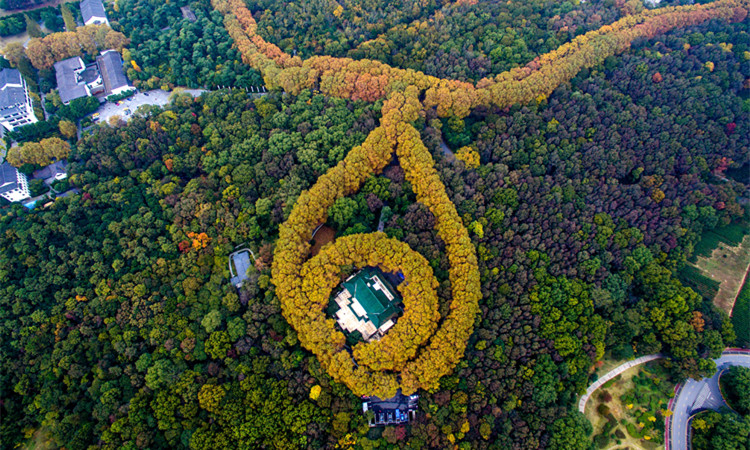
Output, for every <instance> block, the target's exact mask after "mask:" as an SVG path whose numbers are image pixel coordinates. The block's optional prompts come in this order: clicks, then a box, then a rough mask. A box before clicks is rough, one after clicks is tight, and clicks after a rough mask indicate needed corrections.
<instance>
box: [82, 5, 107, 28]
mask: <svg viewBox="0 0 750 450" xmlns="http://www.w3.org/2000/svg"><path fill="white" fill-rule="evenodd" d="M80 7H81V16H82V17H83V23H84V25H102V24H107V25H109V20H107V12H106V11H105V10H104V3H102V0H81V4H80Z"/></svg>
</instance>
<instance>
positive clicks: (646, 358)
mask: <svg viewBox="0 0 750 450" xmlns="http://www.w3.org/2000/svg"><path fill="white" fill-rule="evenodd" d="M663 357H664V355H662V354H661V353H655V354H653V355H646V356H641V357H640V358H636V359H634V360H632V361H628V362H626V363H624V364H620V365H619V366H617V367H615V368H614V369H612V370H610V371H609V372H607V373H606V374H604V375H603V376H602V377H601V378H599V379H598V380H596V381H595V382H594V383H593V384H591V386H589V387H588V389H586V393H585V394H583V397H581V400H580V401H579V402H578V411H581V412H582V413H583V412H584V411H585V410H586V402H588V401H589V398H590V397H591V394H593V393H594V391H596V390H597V389H599V388H600V387H601V386H602V385H603V384H604V383H606V382H607V381H609V380H611V379H612V378H614V377H616V376H617V375H620V374H621V373H623V372H625V371H626V370H628V369H630V368H631V367H635V366H638V365H641V364H645V363H647V362H649V361H653V360H655V359H659V358H663Z"/></svg>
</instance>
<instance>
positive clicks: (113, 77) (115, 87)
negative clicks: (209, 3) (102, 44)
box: [96, 50, 131, 96]
mask: <svg viewBox="0 0 750 450" xmlns="http://www.w3.org/2000/svg"><path fill="white" fill-rule="evenodd" d="M96 65H97V67H98V68H99V73H101V75H102V80H103V82H104V94H105V95H106V96H110V95H113V94H120V93H122V92H124V91H127V90H129V89H131V86H130V84H129V83H128V77H127V76H125V71H124V70H123V68H122V58H121V57H120V54H119V53H117V52H116V51H114V50H107V51H104V52H102V53H101V55H99V56H97V57H96Z"/></svg>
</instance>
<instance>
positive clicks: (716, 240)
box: [690, 222, 750, 262]
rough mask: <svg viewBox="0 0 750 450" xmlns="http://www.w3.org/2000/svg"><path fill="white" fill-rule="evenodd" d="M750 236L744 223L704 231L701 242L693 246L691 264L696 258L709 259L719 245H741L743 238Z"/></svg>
mask: <svg viewBox="0 0 750 450" xmlns="http://www.w3.org/2000/svg"><path fill="white" fill-rule="evenodd" d="M748 234H750V231H748V224H747V223H744V222H737V223H732V224H729V225H727V226H724V227H719V228H715V229H713V230H710V231H706V232H705V233H703V236H701V240H700V241H698V243H697V244H695V249H694V251H693V255H692V256H691V258H690V261H691V262H695V261H696V260H697V258H698V257H701V256H703V257H709V256H711V253H713V251H714V250H715V249H716V248H718V247H719V244H720V243H724V244H727V245H728V246H730V247H736V246H738V245H740V243H742V241H743V240H744V239H745V237H746V236H747V235H748Z"/></svg>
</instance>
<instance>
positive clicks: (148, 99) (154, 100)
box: [96, 89, 206, 122]
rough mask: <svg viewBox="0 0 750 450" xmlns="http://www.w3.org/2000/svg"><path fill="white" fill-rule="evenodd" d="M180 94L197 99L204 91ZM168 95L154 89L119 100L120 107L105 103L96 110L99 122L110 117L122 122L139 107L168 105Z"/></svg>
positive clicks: (193, 90)
mask: <svg viewBox="0 0 750 450" xmlns="http://www.w3.org/2000/svg"><path fill="white" fill-rule="evenodd" d="M182 92H185V93H187V94H190V95H192V96H193V97H198V96H200V95H201V94H202V93H204V92H206V91H205V90H204V89H183V90H182ZM170 95H172V91H169V92H167V91H162V90H161V89H154V90H152V91H147V92H139V93H137V94H135V95H133V96H132V97H128V98H126V99H124V100H121V101H120V102H121V103H120V105H118V104H117V103H115V102H106V103H104V104H103V105H102V106H100V107H99V109H97V110H96V112H98V113H99V122H108V121H109V118H110V117H112V116H120V118H121V119H122V120H125V121H127V120H128V119H129V118H130V117H131V116H132V115H133V114H134V113H135V111H136V110H137V109H138V107H139V106H141V105H156V106H164V105H166V104H167V103H169V96H170ZM127 110H130V115H126V112H127Z"/></svg>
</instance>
